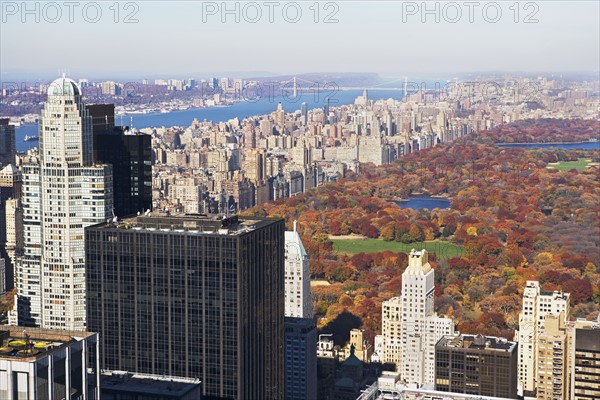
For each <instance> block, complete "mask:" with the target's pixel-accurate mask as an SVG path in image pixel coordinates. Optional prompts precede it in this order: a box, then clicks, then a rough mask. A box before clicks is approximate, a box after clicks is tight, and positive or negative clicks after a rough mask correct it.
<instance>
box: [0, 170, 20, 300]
mask: <svg viewBox="0 0 600 400" xmlns="http://www.w3.org/2000/svg"><path fill="white" fill-rule="evenodd" d="M21 191H22V175H21V172H20V171H19V170H18V169H17V167H15V166H14V165H13V164H8V165H6V166H5V167H4V168H2V170H0V257H2V258H4V261H5V275H4V278H3V280H2V283H1V285H3V286H4V287H5V289H6V290H10V289H12V288H13V286H14V265H15V252H18V249H16V247H15V246H17V245H18V244H19V243H16V242H15V240H16V239H17V238H18V239H19V242H22V239H23V235H22V233H23V231H22V221H23V213H22V209H21V208H20V205H19V203H18V202H19V199H20V198H21ZM15 207H16V208H15ZM15 224H16V225H15ZM19 227H21V230H18V229H19ZM15 229H17V230H16V231H15ZM15 235H18V236H17V237H16V236H15ZM22 248H23V246H22V245H21V246H20V249H22Z"/></svg>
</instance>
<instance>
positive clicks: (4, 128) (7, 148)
mask: <svg viewBox="0 0 600 400" xmlns="http://www.w3.org/2000/svg"><path fill="white" fill-rule="evenodd" d="M8 122H9V119H8V118H0V165H2V166H6V165H8V164H14V163H15V155H16V153H17V150H16V144H15V127H14V125H10V124H9V123H8Z"/></svg>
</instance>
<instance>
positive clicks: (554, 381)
mask: <svg viewBox="0 0 600 400" xmlns="http://www.w3.org/2000/svg"><path fill="white" fill-rule="evenodd" d="M571 334H572V329H570V328H569V327H568V326H567V325H566V323H565V318H564V314H563V313H562V312H561V313H559V314H557V315H553V314H550V315H546V317H545V318H544V329H543V330H542V331H541V332H539V334H538V338H537V343H536V348H537V351H536V359H537V360H536V376H535V383H536V385H535V387H536V397H537V399H538V400H568V399H570V396H569V394H568V393H569V384H570V379H569V371H570V368H569V366H570V362H571V359H570V357H569V354H570V351H569V346H570V345H571V338H570V336H571Z"/></svg>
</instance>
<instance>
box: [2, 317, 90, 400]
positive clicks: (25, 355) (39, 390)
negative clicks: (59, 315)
mask: <svg viewBox="0 0 600 400" xmlns="http://www.w3.org/2000/svg"><path fill="white" fill-rule="evenodd" d="M0 339H1V342H2V343H1V347H0V399H3V400H25V399H26V400H30V399H32V400H33V399H35V400H55V399H66V400H81V399H86V400H99V399H100V365H99V364H98V361H99V359H98V353H99V347H98V334H96V333H91V332H84V331H63V330H51V329H38V328H27V329H26V330H23V328H22V327H9V326H5V327H3V328H2V330H0Z"/></svg>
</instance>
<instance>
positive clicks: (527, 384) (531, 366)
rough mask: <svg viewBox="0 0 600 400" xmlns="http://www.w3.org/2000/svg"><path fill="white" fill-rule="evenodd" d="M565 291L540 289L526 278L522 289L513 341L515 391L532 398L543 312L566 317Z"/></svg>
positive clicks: (535, 283) (568, 297) (545, 314)
mask: <svg viewBox="0 0 600 400" xmlns="http://www.w3.org/2000/svg"><path fill="white" fill-rule="evenodd" d="M569 299H570V294H569V293H563V292H558V291H555V292H547V293H544V292H542V291H541V290H540V284H539V283H538V282H537V281H527V283H526V285H525V290H524V291H523V309H522V311H521V313H520V314H519V329H518V330H517V332H516V334H515V341H517V342H518V343H519V352H518V354H519V364H518V365H519V371H518V372H519V373H518V377H519V383H518V390H519V395H523V396H524V397H525V398H536V396H535V387H536V383H535V379H534V378H535V376H536V373H537V354H538V337H539V336H540V335H541V334H543V333H544V322H545V321H544V320H545V318H546V316H547V315H554V316H558V315H559V314H560V313H561V312H562V313H563V317H564V318H566V319H567V318H568V317H569V313H570V308H569Z"/></svg>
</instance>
